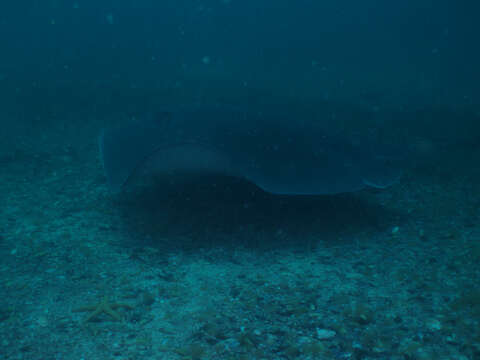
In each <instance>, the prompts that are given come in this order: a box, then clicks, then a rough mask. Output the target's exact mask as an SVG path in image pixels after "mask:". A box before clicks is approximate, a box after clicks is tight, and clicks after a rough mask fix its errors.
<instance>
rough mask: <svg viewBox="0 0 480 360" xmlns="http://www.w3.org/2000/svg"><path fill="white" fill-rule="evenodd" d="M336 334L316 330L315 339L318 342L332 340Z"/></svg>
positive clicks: (331, 331) (325, 330) (326, 330)
mask: <svg viewBox="0 0 480 360" xmlns="http://www.w3.org/2000/svg"><path fill="white" fill-rule="evenodd" d="M336 334H337V333H336V332H335V331H333V330H328V329H317V338H318V339H320V340H327V339H331V338H333V337H334V336H335V335H336Z"/></svg>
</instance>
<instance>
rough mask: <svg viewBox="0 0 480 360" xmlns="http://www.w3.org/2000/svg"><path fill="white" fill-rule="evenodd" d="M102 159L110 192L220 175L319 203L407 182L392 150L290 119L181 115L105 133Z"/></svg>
mask: <svg viewBox="0 0 480 360" xmlns="http://www.w3.org/2000/svg"><path fill="white" fill-rule="evenodd" d="M100 153H101V154H100V155H101V159H102V162H103V166H104V169H105V173H106V177H107V181H108V184H109V186H110V188H111V189H112V190H113V191H120V190H121V189H122V188H123V187H124V186H125V185H126V184H127V183H128V182H129V181H130V180H131V179H132V178H133V177H135V176H136V175H140V174H143V173H154V172H155V173H164V174H166V175H167V176H168V174H170V173H176V172H183V173H191V174H196V173H197V174H198V173H200V174H204V173H217V174H223V175H228V176H236V177H241V178H244V179H246V180H248V181H250V182H253V183H254V184H256V185H257V186H258V187H260V188H262V189H263V190H265V191H267V192H270V193H274V194H291V195H320V194H337V193H344V192H352V191H357V190H360V189H363V188H365V187H367V186H371V187H377V188H385V187H387V186H389V185H391V184H393V183H394V182H396V181H397V180H398V179H399V177H400V174H401V169H400V167H399V166H398V164H397V161H396V160H397V159H396V157H395V156H392V154H391V151H390V149H386V148H385V147H384V146H380V145H378V144H375V143H373V142H372V141H371V140H364V141H359V139H355V141H352V140H351V139H349V138H347V137H343V136H339V135H332V134H328V133H327V132H326V131H325V129H324V128H323V127H322V126H320V124H319V122H318V121H317V120H315V119H303V118H302V119H299V118H296V116H295V114H288V113H285V112H273V113H272V112H268V113H266V112H261V111H251V112H248V111H243V110H238V109H225V108H217V107H214V108H193V109H180V110H178V111H174V112H170V113H165V114H163V115H162V116H157V117H156V118H155V119H153V118H151V119H148V120H137V121H130V122H126V123H124V124H121V125H118V126H114V127H111V128H108V129H105V130H104V131H103V132H102V134H101V136H100Z"/></svg>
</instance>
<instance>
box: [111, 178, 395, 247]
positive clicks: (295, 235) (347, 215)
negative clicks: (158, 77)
mask: <svg viewBox="0 0 480 360" xmlns="http://www.w3.org/2000/svg"><path fill="white" fill-rule="evenodd" d="M372 191H375V190H366V191H363V192H359V193H355V194H352V193H348V194H337V195H328V196H325V195H322V196H291V195H275V194H270V193H266V192H264V191H263V190H261V189H259V188H258V187H256V186H255V185H254V184H251V183H249V182H247V181H245V180H242V179H238V178H233V177H226V176H201V177H194V178H192V179H189V178H182V177H178V176H177V177H174V178H172V177H169V179H168V180H166V179H156V180H155V181H154V182H153V183H151V184H149V185H148V186H145V185H143V186H141V185H140V186H137V187H136V188H133V189H132V190H131V191H128V192H124V193H122V194H119V195H117V197H116V200H115V203H116V206H117V207H118V208H119V209H120V212H121V214H122V218H123V222H124V224H126V226H127V229H128V231H129V238H130V239H131V240H132V246H151V247H160V248H162V250H166V249H167V250H168V249H172V250H173V249H184V250H185V249H190V250H195V249H198V248H205V247H207V248H211V247H219V246H220V247H222V246H223V247H244V248H245V247H246V248H254V249H276V248H285V247H301V248H312V247H314V246H315V244H317V243H318V242H319V241H322V242H328V243H335V244H338V242H339V241H341V239H344V240H347V239H352V238H354V237H355V236H356V235H358V234H359V233H364V232H372V233H378V232H383V231H386V230H387V229H388V228H390V227H391V226H392V224H393V223H394V222H395V224H398V220H399V217H401V214H398V213H396V212H394V211H392V210H391V209H386V208H384V207H382V206H381V205H379V204H378V203H376V202H374V201H372V200H371V196H369V194H370V193H371V192H372Z"/></svg>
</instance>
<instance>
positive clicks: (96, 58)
mask: <svg viewBox="0 0 480 360" xmlns="http://www.w3.org/2000/svg"><path fill="white" fill-rule="evenodd" d="M476 4H478V2H474V1H453V0H452V1H447V0H404V1H385V0H364V1H356V0H350V1H342V0H326V1H319V0H317V1H314V0H295V1H293V0H292V1H287V0H276V1H265V0H263V1H261V0H255V1H254V0H242V1H240V0H231V1H228V0H227V1H224V0H202V1H199V0H156V1H154V0H130V1H128V0H123V1H118V0H117V1H111V0H110V1H108V0H105V1H93V0H77V1H72V0H38V1H9V2H6V1H4V2H2V5H1V6H0V10H1V11H0V41H1V57H0V95H1V96H2V99H3V100H2V102H3V104H2V106H3V107H4V108H9V107H11V108H12V109H18V107H22V108H23V109H25V108H29V109H30V110H31V111H35V112H36V113H37V114H40V113H42V112H45V113H51V112H52V111H53V112H55V111H57V112H58V111H61V110H62V109H63V110H65V109H68V110H72V109H90V110H92V109H96V111H100V110H99V109H103V110H105V111H111V107H116V108H117V109H119V110H122V108H123V107H128V108H135V109H137V110H138V109H140V108H145V107H152V106H155V105H156V104H158V103H168V102H170V101H173V99H177V100H179V99H180V101H191V100H192V99H198V98H202V99H204V98H212V99H214V100H218V98H219V97H222V98H224V99H227V101H229V102H236V101H237V102H238V101H239V99H240V102H241V101H242V100H241V99H244V98H245V97H252V96H260V94H261V95H262V96H265V94H267V95H268V96H294V97H298V98H303V99H305V98H311V99H314V100H315V99H332V100H341V101H347V102H350V103H363V104H366V105H368V106H384V107H385V106H402V107H405V106H406V107H413V106H417V107H418V106H424V105H427V106H430V105H448V106H456V107H459V106H460V107H476V106H477V105H478V103H479V102H480V98H479V95H478V94H479V93H480V92H479V83H480V76H479V71H478V64H479V63H480V52H479V46H478V44H477V43H478V39H477V37H478V34H479V33H480V32H479V26H478V25H477V19H476V17H477V15H478V14H479V13H480V11H479V10H480V5H476ZM252 94H253V95H252Z"/></svg>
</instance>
